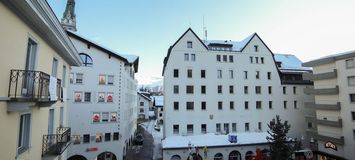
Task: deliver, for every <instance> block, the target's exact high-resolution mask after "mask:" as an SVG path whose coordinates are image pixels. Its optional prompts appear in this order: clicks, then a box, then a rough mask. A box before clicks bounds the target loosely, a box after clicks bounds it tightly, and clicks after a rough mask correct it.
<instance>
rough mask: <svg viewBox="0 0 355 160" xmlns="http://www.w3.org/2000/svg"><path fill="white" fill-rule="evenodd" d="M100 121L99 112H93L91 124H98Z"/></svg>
mask: <svg viewBox="0 0 355 160" xmlns="http://www.w3.org/2000/svg"><path fill="white" fill-rule="evenodd" d="M100 121H101V115H100V112H94V113H93V114H92V122H94V123H98V122H100Z"/></svg>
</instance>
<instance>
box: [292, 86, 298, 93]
mask: <svg viewBox="0 0 355 160" xmlns="http://www.w3.org/2000/svg"><path fill="white" fill-rule="evenodd" d="M292 90H293V94H296V93H297V92H296V91H297V90H296V87H295V86H294V87H293V89H292Z"/></svg>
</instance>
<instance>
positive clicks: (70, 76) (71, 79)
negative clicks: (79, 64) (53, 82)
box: [69, 73, 74, 84]
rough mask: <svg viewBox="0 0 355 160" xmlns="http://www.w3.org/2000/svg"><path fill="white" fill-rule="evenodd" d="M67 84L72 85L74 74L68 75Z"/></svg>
mask: <svg viewBox="0 0 355 160" xmlns="http://www.w3.org/2000/svg"><path fill="white" fill-rule="evenodd" d="M69 83H70V84H73V83H74V73H70V74H69Z"/></svg>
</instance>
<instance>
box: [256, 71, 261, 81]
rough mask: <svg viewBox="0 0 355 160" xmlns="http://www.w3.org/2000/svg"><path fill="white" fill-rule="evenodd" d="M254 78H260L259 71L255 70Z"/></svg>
mask: <svg viewBox="0 0 355 160" xmlns="http://www.w3.org/2000/svg"><path fill="white" fill-rule="evenodd" d="M255 78H256V79H260V71H256V74H255Z"/></svg>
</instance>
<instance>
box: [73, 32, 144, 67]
mask: <svg viewBox="0 0 355 160" xmlns="http://www.w3.org/2000/svg"><path fill="white" fill-rule="evenodd" d="M67 32H70V33H71V34H73V35H76V36H78V37H80V38H82V39H84V40H86V41H88V42H90V43H93V44H95V45H97V46H98V47H101V48H103V49H105V50H107V51H109V52H111V53H113V54H116V55H117V56H119V57H122V58H124V59H126V60H127V61H128V62H129V63H133V62H134V61H135V60H136V59H137V58H138V56H135V55H129V54H120V53H118V52H116V51H113V50H111V49H110V48H107V47H105V46H103V45H101V44H100V43H97V42H95V41H93V40H91V39H89V38H86V37H85V36H82V35H80V34H78V33H76V32H73V31H70V30H67Z"/></svg>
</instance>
